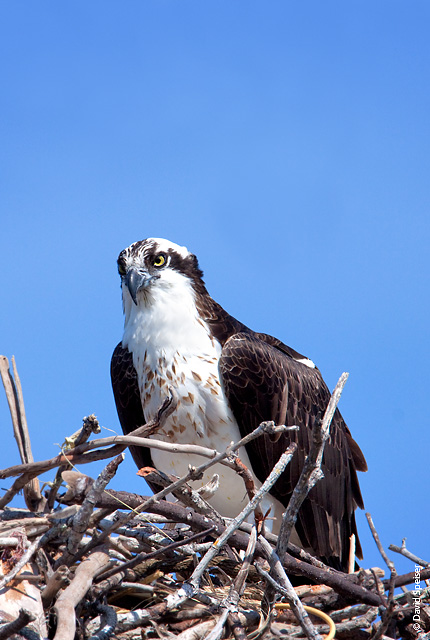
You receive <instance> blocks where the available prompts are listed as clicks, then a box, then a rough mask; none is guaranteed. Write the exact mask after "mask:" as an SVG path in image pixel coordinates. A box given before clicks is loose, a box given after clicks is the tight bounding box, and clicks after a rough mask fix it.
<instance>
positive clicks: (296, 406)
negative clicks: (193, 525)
mask: <svg viewBox="0 0 430 640" xmlns="http://www.w3.org/2000/svg"><path fill="white" fill-rule="evenodd" d="M118 271H119V275H120V277H121V287H122V299H123V308H124V314H125V326H124V335H123V338H122V341H121V342H120V343H119V344H118V345H117V347H116V349H115V351H114V353H113V356H112V363H111V376H112V386H113V392H114V397H115V402H116V407H117V411H118V415H119V419H120V422H121V426H122V429H123V431H124V432H125V433H129V432H130V431H133V430H134V429H136V428H137V427H139V426H141V425H142V424H145V422H148V421H149V420H151V419H152V418H153V417H154V416H155V414H156V412H157V410H158V408H159V407H160V405H161V404H162V403H163V401H164V400H165V398H166V396H167V393H168V388H169V387H174V388H175V390H176V392H177V395H178V398H179V400H178V404H177V407H176V409H175V411H174V412H173V414H172V415H171V416H170V417H169V418H168V419H167V421H166V423H165V425H164V426H163V428H162V429H161V430H159V431H158V432H157V433H156V435H155V436H154V437H156V438H158V439H163V440H166V441H169V442H175V443H183V444H189V443H194V444H200V445H202V446H205V447H209V448H211V449H216V450H218V451H223V450H225V448H226V447H227V446H228V445H229V444H230V443H231V442H232V441H235V442H236V441H238V440H239V439H240V438H241V437H243V436H245V435H246V434H248V433H249V432H250V431H252V430H253V429H255V428H256V427H257V426H258V425H259V424H260V423H261V422H263V421H268V420H273V421H274V422H275V423H276V424H287V425H298V426H299V427H300V429H299V430H298V431H287V432H285V433H283V434H282V435H281V436H280V437H279V438H278V439H277V440H275V439H274V438H273V437H270V436H269V435H263V436H261V437H260V438H257V439H255V440H254V441H252V442H250V443H249V444H248V445H246V447H245V448H243V449H241V450H240V451H239V455H240V458H241V460H242V461H243V462H244V463H245V464H246V465H247V467H248V468H249V469H250V470H251V471H252V472H253V474H254V476H255V477H256V478H257V479H258V481H259V483H260V485H261V483H263V482H264V480H265V479H266V478H267V476H268V475H269V473H270V471H271V470H272V468H273V466H274V465H275V463H276V462H277V461H278V459H279V458H280V456H281V454H282V453H283V451H284V450H285V449H286V447H287V446H288V445H289V444H290V442H292V441H295V442H297V450H296V452H295V454H294V456H293V459H292V461H291V462H290V464H289V465H288V466H287V468H286V470H285V472H284V473H283V474H282V476H281V477H280V478H279V480H278V481H277V482H276V484H275V485H274V486H273V488H272V490H271V492H270V494H268V495H267V496H266V498H265V501H263V503H262V508H263V511H266V510H267V509H269V508H270V510H271V511H270V516H271V517H272V518H273V522H274V526H273V529H274V531H276V530H277V528H278V529H279V526H280V521H281V517H282V513H283V511H284V510H285V507H286V505H287V504H288V501H289V498H290V496H291V493H292V491H293V489H294V486H295V484H296V482H297V480H298V477H299V475H300V471H301V469H302V467H303V464H304V460H305V458H306V455H307V452H308V450H309V446H310V438H311V430H312V427H313V425H314V423H315V421H316V420H320V419H321V418H322V416H323V415H324V411H325V409H326V407H327V404H328V402H329V399H330V393H329V391H328V388H327V386H326V385H325V383H324V381H323V379H322V377H321V374H320V372H319V370H318V369H317V367H316V366H315V365H314V363H313V362H312V361H311V360H309V359H308V358H306V357H304V356H302V355H301V354H300V353H298V352H297V351H295V350H294V349H291V348H290V347H288V346H287V345H285V344H284V343H283V342H281V341H280V340H278V339H277V338H274V337H272V336H270V335H266V334H264V333H257V332H255V331H252V330H251V329H249V328H248V327H247V326H246V325H244V324H242V323H241V322H239V321H238V320H236V319H235V318H233V317H232V316H231V315H229V314H228V313H227V312H226V311H225V310H224V309H223V308H222V307H221V306H220V305H219V304H217V303H216V302H215V301H214V300H213V299H212V298H211V296H210V295H209V293H208V292H207V290H206V287H205V284H204V282H203V273H202V271H201V270H200V268H199V264H198V261H197V258H196V256H195V255H193V254H192V253H190V252H189V251H188V250H187V249H186V248H185V247H181V246H179V245H177V244H175V243H173V242H169V241H167V240H163V239H160V238H148V239H146V240H142V241H139V242H135V243H134V244H132V245H131V246H129V247H128V248H127V249H124V251H121V253H120V254H119V257H118ZM132 454H133V457H134V460H135V462H136V464H137V465H138V467H143V466H152V467H156V468H157V469H160V470H161V471H164V472H166V473H171V474H174V475H176V476H182V475H185V474H186V473H187V471H188V466H189V465H190V464H192V465H195V466H197V465H199V464H201V463H202V459H201V458H199V457H197V456H192V455H190V454H181V455H178V454H173V453H169V452H163V451H160V450H156V449H153V448H151V449H147V448H142V447H134V448H132ZM366 468H367V466H366V461H365V459H364V456H363V454H362V452H361V450H360V448H359V446H358V445H357V443H356V442H355V441H354V440H353V438H352V437H351V434H350V431H349V429H348V427H347V426H346V424H345V422H344V420H343V418H342V416H341V414H340V412H339V411H338V410H336V413H335V415H334V418H333V421H332V425H331V433H330V438H329V440H328V441H327V443H326V446H325V451H324V457H323V463H322V470H323V472H324V478H323V479H322V480H320V481H319V482H318V483H317V484H316V485H315V487H314V488H313V489H312V490H311V491H310V493H309V495H308V497H307V498H306V500H305V501H304V503H303V505H302V507H301V509H300V511H299V514H298V518H297V521H296V525H295V532H294V536H292V537H291V541H292V542H295V543H296V544H298V545H300V546H301V547H302V548H304V549H306V550H308V551H310V552H311V553H312V554H313V555H315V556H317V557H318V558H320V559H321V560H323V561H324V562H326V563H327V564H329V565H330V566H332V567H335V568H337V569H340V570H344V571H345V570H347V565H348V554H349V545H350V536H351V534H353V533H354V534H356V533H357V531H356V523H355V514H354V512H355V509H356V507H357V506H358V507H361V508H363V500H362V497H361V493H360V487H359V483H358V479H357V471H365V470H366ZM214 472H216V473H218V474H219V476H220V487H219V489H218V491H216V492H215V494H214V495H213V497H212V498H211V499H210V502H211V504H212V505H213V506H214V508H215V509H217V510H218V511H219V512H220V513H221V514H222V515H223V516H225V517H234V516H236V515H237V514H238V513H239V512H240V511H241V510H242V508H243V507H244V506H245V504H246V501H245V490H244V485H243V481H242V480H241V478H239V476H238V475H237V474H235V472H234V471H233V470H231V469H229V468H227V467H225V466H221V465H218V466H217V467H216V468H214V467H212V468H210V469H209V470H208V472H207V475H205V476H204V478H203V479H202V480H201V483H200V484H201V485H203V484H205V483H206V482H208V480H209V479H210V478H211V477H212V475H213V473H214ZM260 485H258V486H260ZM356 549H357V556H358V557H361V549H360V544H359V541H358V538H357V546H356Z"/></svg>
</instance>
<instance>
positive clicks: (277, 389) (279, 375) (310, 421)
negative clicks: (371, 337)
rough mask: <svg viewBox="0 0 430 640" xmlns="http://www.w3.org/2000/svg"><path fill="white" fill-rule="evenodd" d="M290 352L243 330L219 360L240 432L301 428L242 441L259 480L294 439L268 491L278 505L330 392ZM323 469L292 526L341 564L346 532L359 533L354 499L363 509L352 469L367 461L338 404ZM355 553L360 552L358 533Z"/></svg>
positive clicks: (305, 544)
mask: <svg viewBox="0 0 430 640" xmlns="http://www.w3.org/2000/svg"><path fill="white" fill-rule="evenodd" d="M294 354H296V352H295V351H293V350H291V349H289V347H286V345H283V344H282V343H280V342H279V341H277V340H276V339H275V338H272V337H271V336H265V335H264V334H252V333H248V332H243V333H238V334H236V335H234V336H232V337H231V338H229V339H228V340H227V341H226V343H225V344H224V347H223V350H222V354H221V359H220V375H221V377H222V380H223V383H224V387H225V390H226V394H227V398H228V401H229V403H230V407H231V409H232V411H233V414H234V416H235V418H236V420H237V423H238V425H239V428H240V432H241V434H242V436H244V435H246V434H247V433H249V432H250V431H252V430H253V429H255V428H256V427H257V426H258V425H259V424H260V422H262V421H264V420H274V421H275V423H278V424H280V423H284V422H285V424H287V425H298V426H299V427H300V430H299V431H298V432H291V433H287V434H284V435H283V436H282V437H281V438H280V439H279V440H278V441H277V442H273V441H272V440H271V439H270V437H269V436H263V437H260V438H257V439H256V440H254V441H253V442H251V443H250V444H249V445H247V447H246V449H247V452H248V455H249V458H250V461H251V465H252V467H253V471H254V473H255V474H256V476H257V477H258V479H259V480H260V481H261V482H263V481H264V480H265V479H266V478H267V476H268V475H269V473H270V471H271V470H272V468H273V466H274V465H275V463H276V462H277V461H278V459H279V457H280V456H281V454H282V452H283V451H284V450H285V448H286V447H287V446H288V444H289V443H290V442H292V441H295V442H297V444H298V448H297V451H296V453H295V455H294V457H293V459H292V461H291V463H290V464H289V465H288V467H287V469H286V471H285V472H284V474H283V475H282V476H281V477H280V478H279V480H278V481H277V482H276V484H275V485H274V487H273V489H272V491H271V493H272V495H274V496H275V497H276V498H277V499H278V500H279V501H280V502H281V503H282V504H283V505H284V506H286V505H287V504H288V501H289V498H290V495H291V493H292V491H293V489H294V486H295V484H296V482H297V480H298V478H299V475H300V471H301V469H302V467H303V463H304V460H305V457H306V454H307V452H308V449H309V443H310V438H311V430H312V427H313V425H314V423H315V421H316V420H320V419H322V417H323V415H324V412H325V409H326V407H327V405H328V402H329V399H330V392H329V390H328V389H327V386H326V385H325V383H324V381H323V379H322V377H321V374H320V372H319V370H318V369H316V368H315V369H314V368H310V367H307V366H306V365H304V364H302V363H300V362H298V361H297V360H295V358H294ZM297 355H298V356H299V354H297ZM299 357H300V356H299ZM284 388H286V390H287V394H286V395H285V394H284ZM285 398H286V401H287V404H286V406H285ZM285 409H286V415H285ZM322 469H323V472H324V478H323V479H322V480H320V481H319V482H318V483H317V484H316V485H315V487H314V488H313V489H312V490H311V491H310V493H309V495H308V497H307V499H306V500H305V501H304V503H303V505H302V507H301V509H300V512H299V515H298V519H297V523H296V530H297V533H298V535H299V537H300V539H301V541H302V544H303V547H304V548H311V549H312V550H313V552H314V553H315V555H316V556H318V557H319V558H321V559H322V560H324V561H325V562H326V563H328V564H330V565H331V566H333V567H335V568H338V569H343V570H345V569H346V567H347V562H348V553H349V536H350V535H351V534H352V533H355V534H357V529H356V524H355V516H354V511H355V509H356V507H357V506H359V507H361V508H363V500H362V497H361V493H360V487H359V484H358V479H357V473H356V472H357V470H359V471H364V470H366V462H365V460H364V456H363V454H362V452H361V450H360V448H359V447H358V445H357V444H356V443H355V442H354V440H353V439H352V437H351V434H350V432H349V430H348V427H347V426H346V424H345V422H344V420H343V418H342V416H341V414H340V412H339V411H338V410H336V413H335V415H334V418H333V421H332V425H331V433H330V438H329V441H328V442H327V444H326V447H325V452H324V458H323V464H322ZM357 556H358V557H361V548H360V543H359V541H358V538H357Z"/></svg>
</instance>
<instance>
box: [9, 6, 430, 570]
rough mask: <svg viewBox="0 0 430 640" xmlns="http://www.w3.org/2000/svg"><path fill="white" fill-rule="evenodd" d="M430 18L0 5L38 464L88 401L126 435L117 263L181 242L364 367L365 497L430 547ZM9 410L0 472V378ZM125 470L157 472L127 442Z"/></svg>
mask: <svg viewBox="0 0 430 640" xmlns="http://www.w3.org/2000/svg"><path fill="white" fill-rule="evenodd" d="M429 19H430V5H429V4H428V2H427V1H426V0H422V1H416V2H413V3H405V2H399V1H396V0H389V1H388V0H386V1H380V2H377V3H375V2H370V1H368V0H364V1H363V2H348V3H346V2H341V1H337V2H335V1H329V2H324V3H321V2H317V1H316V0H314V1H308V2H300V3H299V2H290V1H272V2H270V3H267V2H265V3H263V2H255V1H252V0H251V1H250V0H247V1H246V2H245V1H244V0H237V1H236V2H226V1H219V2H211V1H208V2H205V3H201V2H196V1H190V0H183V1H182V2H173V1H166V0H158V1H154V0H146V2H138V1H136V0H130V1H129V2H127V3H126V4H124V3H119V2H112V1H110V0H103V2H101V1H100V0H94V1H93V2H91V3H87V2H81V1H75V2H73V3H72V2H62V3H57V2H53V1H46V2H44V3H18V2H11V1H6V2H5V1H3V2H1V3H0V56H1V59H2V68H1V78H2V81H1V93H2V98H1V101H0V135H1V145H0V203H1V233H0V244H1V258H0V259H1V287H2V309H1V314H0V352H1V353H3V354H4V355H6V356H8V357H10V356H11V355H12V354H14V355H15V357H16V359H17V364H18V369H19V372H20V376H21V379H22V384H23V388H24V397H25V402H26V408H27V415H28V421H29V425H30V430H31V436H32V442H33V449H34V456H35V458H36V459H44V458H48V457H51V456H53V455H55V454H56V453H57V451H58V446H57V444H56V443H61V442H63V440H64V437H65V436H66V435H68V434H70V433H72V432H73V431H75V430H76V429H78V428H79V427H80V424H81V419H82V417H83V416H84V415H87V414H89V413H92V412H94V413H96V415H97V416H98V417H99V419H100V422H101V424H102V425H104V426H105V427H108V428H110V429H114V430H116V431H117V432H118V431H119V430H120V428H119V423H118V420H117V416H116V411H115V407H114V403H113V398H112V393H111V388H110V380H109V361H110V356H111V352H112V350H113V348H114V346H115V345H116V343H117V342H118V341H119V340H120V338H121V335H122V323H123V321H122V311H121V301H120V290H119V280H118V276H117V272H116V258H117V255H118V253H119V252H120V251H121V250H122V249H123V248H124V247H126V246H128V245H129V244H131V243H132V242H134V241H136V240H140V239H143V238H145V237H149V236H157V237H166V238H168V239H170V240H172V241H174V242H177V243H179V244H184V245H186V246H187V247H188V248H189V249H191V250H192V251H193V252H195V253H196V254H197V256H198V257H199V260H200V265H201V267H202V268H203V270H204V271H205V280H206V283H207V286H208V289H209V291H210V293H211V294H212V295H213V297H214V298H215V299H216V300H217V301H219V302H220V303H221V304H222V305H223V306H224V307H225V308H226V309H227V310H228V311H229V312H230V313H231V314H233V315H235V316H236V317H238V318H239V319H240V320H242V321H243V322H245V323H246V324H248V325H249V326H251V327H252V328H254V329H256V330H260V331H265V332H267V333H271V334H273V335H275V336H277V337H279V338H281V339H282V340H283V341H284V342H286V343H287V344H289V345H291V346H292V347H294V348H295V349H297V350H298V351H300V352H302V353H304V354H305V355H307V356H308V357H310V358H312V359H313V360H314V361H315V362H316V363H317V364H318V366H319V368H320V369H321V371H322V373H323V375H324V378H325V379H326V381H327V384H328V385H329V387H330V388H333V387H334V385H335V383H336V381H337V379H338V377H339V375H340V374H341V373H342V371H345V370H346V371H349V372H350V378H349V381H348V383H347V386H346V388H345V391H344V394H343V397H342V400H341V410H342V413H343V415H344V417H345V419H346V421H347V423H348V425H349V427H350V429H351V431H352V433H353V435H354V437H355V438H356V439H357V440H358V442H359V443H360V445H361V447H362V449H363V451H364V453H365V455H366V457H367V460H368V464H369V472H368V473H367V474H363V475H362V474H360V477H361V485H362V490H363V494H364V499H365V503H366V508H367V509H368V510H369V511H370V512H371V513H372V515H373V518H374V521H375V524H376V526H377V528H378V530H379V532H380V535H381V538H382V541H383V544H384V545H385V546H388V544H389V543H391V542H393V543H396V544H400V542H401V539H402V537H404V536H406V537H407V545H408V547H410V548H411V550H413V551H415V552H416V553H417V554H419V555H421V556H427V558H428V555H429V554H428V543H427V534H426V529H427V530H428V524H429V516H428V488H427V486H426V485H427V482H426V475H427V468H428V463H429V450H430V446H429V445H430V443H429V435H428V432H429V415H428V384H429V375H428V364H427V363H428V360H429V351H430V347H429V345H430V341H429V338H428V315H429V297H428V291H429V269H428V252H429V240H430V238H429V236H430V233H429V231H430V222H429V205H430V188H429V179H428V176H429V170H430V166H429V147H430V144H429V143H430V140H429V137H430V135H429V134H430V127H429V115H428V114H429V113H430V104H429V102H430V99H429V98H430V83H429V76H428V69H429V65H430V41H429V38H428V24H429ZM0 424H1V430H2V443H3V446H2V452H1V455H0V467H6V466H8V465H10V464H12V463H14V462H18V453H17V450H16V445H15V442H14V440H13V436H12V430H11V426H10V419H9V414H8V410H7V405H6V402H5V400H4V398H3V397H2V396H1V394H0ZM106 434H108V432H106ZM81 470H82V471H83V472H85V473H89V474H90V475H95V474H96V473H97V466H96V465H95V466H87V467H86V468H81ZM1 486H2V487H5V486H8V483H7V482H2V483H1ZM112 486H113V487H115V488H118V489H124V488H127V489H134V490H135V491H142V492H143V491H144V487H143V484H142V481H141V480H140V479H139V478H137V477H136V476H135V468H134V465H133V463H132V461H131V458H130V456H129V455H128V457H127V460H126V461H125V462H124V463H123V465H122V468H121V469H120V471H119V472H118V475H117V477H116V478H115V481H114V483H113V484H112ZM358 521H359V529H360V534H361V538H362V542H363V546H364V551H365V560H364V564H365V565H366V566H374V565H379V566H382V560H381V559H380V557H379V554H378V552H377V550H376V547H375V546H374V543H373V541H372V540H371V538H370V535H369V534H368V530H367V524H366V522H365V519H364V516H363V515H362V514H359V515H358ZM395 561H396V564H397V566H398V569H399V570H405V571H406V570H410V568H411V564H410V563H409V562H406V561H403V559H401V558H400V557H395Z"/></svg>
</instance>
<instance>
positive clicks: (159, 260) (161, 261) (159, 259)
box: [152, 253, 166, 268]
mask: <svg viewBox="0 0 430 640" xmlns="http://www.w3.org/2000/svg"><path fill="white" fill-rule="evenodd" d="M152 264H153V265H154V267H158V268H160V267H162V266H164V265H165V264H166V256H165V255H164V253H159V254H158V256H155V258H154V260H153V262H152Z"/></svg>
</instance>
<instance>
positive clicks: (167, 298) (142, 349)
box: [122, 241, 283, 529]
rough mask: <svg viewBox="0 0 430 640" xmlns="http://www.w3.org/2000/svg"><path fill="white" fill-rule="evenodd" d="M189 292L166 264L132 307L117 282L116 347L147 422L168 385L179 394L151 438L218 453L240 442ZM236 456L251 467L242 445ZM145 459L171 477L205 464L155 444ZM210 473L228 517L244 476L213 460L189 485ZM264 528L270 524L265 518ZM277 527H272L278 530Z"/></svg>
mask: <svg viewBox="0 0 430 640" xmlns="http://www.w3.org/2000/svg"><path fill="white" fill-rule="evenodd" d="M166 242H167V241H163V245H162V246H163V250H166V249H167V248H168V247H167V245H166V246H164V245H165V244H166ZM160 244H161V243H160ZM194 296H195V294H194V291H193V288H192V286H191V283H190V281H189V280H188V278H186V277H185V276H184V275H183V274H181V273H179V272H177V271H176V270H174V269H168V268H167V269H165V270H163V273H162V277H160V278H159V279H158V280H157V281H156V282H155V283H154V284H152V285H151V287H149V288H148V291H141V292H139V293H138V305H135V304H134V303H133V301H132V300H131V297H130V295H129V293H128V290H127V287H126V286H124V287H123V299H124V310H125V315H126V317H125V328H124V337H123V342H122V344H123V347H128V349H129V350H130V351H131V352H132V353H133V363H134V367H135V369H136V371H137V375H138V381H139V388H140V394H141V398H142V404H143V409H144V414H145V418H146V420H150V419H151V418H153V417H154V415H155V413H156V411H157V409H158V408H159V407H160V405H161V404H162V402H163V401H164V399H165V397H166V393H167V388H168V386H174V387H175V389H176V391H177V393H178V396H179V402H178V406H177V408H176V410H175V411H174V413H173V414H172V415H171V416H170V417H169V418H168V419H167V421H166V423H165V425H164V427H163V429H161V430H159V431H158V432H157V434H156V435H155V436H154V437H155V438H159V439H163V440H166V441H174V442H177V443H182V444H189V443H193V444H199V445H201V446H204V447H208V448H211V449H216V450H218V451H223V450H224V449H225V448H226V447H227V446H228V445H229V444H230V443H231V442H232V441H234V442H236V441H237V440H239V439H240V432H239V427H238V425H237V423H236V421H235V419H234V416H233V414H232V412H231V410H230V409H229V407H228V403H227V400H226V398H225V394H224V390H223V389H222V386H221V384H220V380H219V370H218V360H219V356H220V353H221V345H220V344H219V343H218V342H217V341H215V340H214V339H213V338H212V337H211V335H210V332H209V329H208V327H207V325H206V324H205V323H204V322H203V321H202V320H201V319H200V317H199V316H198V312H197V309H196V304H195V297H194ZM196 354H198V355H196ZM239 455H240V458H241V460H242V461H243V462H244V464H245V465H246V466H247V467H249V468H251V466H250V461H249V458H248V455H247V453H246V451H245V449H244V448H243V449H241V450H240V451H239ZM151 456H152V459H153V462H154V464H155V466H156V467H157V468H159V469H161V470H164V471H165V472H167V473H171V474H173V475H176V476H183V475H185V474H186V473H187V471H188V466H189V465H190V464H191V465H195V466H198V465H200V464H202V462H204V459H203V458H201V457H200V456H193V455H189V454H181V455H178V454H170V453H168V452H163V451H158V450H156V449H152V451H151ZM214 473H218V474H219V476H220V488H219V489H218V491H217V492H216V493H215V495H214V496H213V497H212V498H211V499H210V502H211V504H212V505H213V506H214V507H215V509H217V510H218V511H219V512H220V513H222V514H223V515H224V516H226V517H235V516H236V515H237V514H238V513H239V512H240V511H241V510H242V508H243V507H244V506H245V504H246V496H245V488H244V484H243V480H242V479H241V478H240V477H239V476H238V475H237V474H236V473H235V472H234V471H232V470H231V469H229V468H227V467H225V466H222V465H214V466H213V467H211V468H210V469H209V470H208V471H207V472H206V473H205V475H204V477H203V478H202V479H201V480H200V481H198V482H196V483H195V486H203V485H204V484H206V483H207V482H208V481H209V480H210V479H211V478H212V475H213V474H214ZM258 486H260V485H258ZM269 507H272V511H271V516H275V517H276V519H277V522H276V525H278V526H279V523H280V518H281V514H282V512H283V507H282V505H281V504H280V502H278V500H276V499H275V498H272V497H271V496H267V497H266V499H264V501H263V503H262V508H263V511H267V510H268V509H269ZM268 525H269V528H270V521H269V522H268ZM276 525H275V527H274V529H277V528H278V527H277V526H276Z"/></svg>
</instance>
